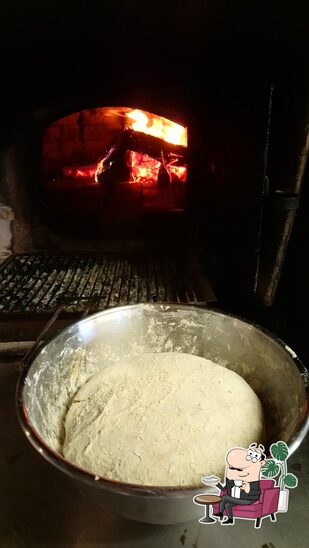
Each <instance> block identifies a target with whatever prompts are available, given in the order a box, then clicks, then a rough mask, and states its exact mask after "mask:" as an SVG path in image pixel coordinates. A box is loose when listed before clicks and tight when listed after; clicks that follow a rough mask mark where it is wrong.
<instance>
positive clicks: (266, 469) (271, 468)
mask: <svg viewBox="0 0 309 548" xmlns="http://www.w3.org/2000/svg"><path fill="white" fill-rule="evenodd" d="M279 472H280V464H277V463H276V462H275V461H274V460H273V459H267V461H266V462H265V465H264V466H263V468H262V476H264V478H274V477H276V476H277V475H278V474H279Z"/></svg>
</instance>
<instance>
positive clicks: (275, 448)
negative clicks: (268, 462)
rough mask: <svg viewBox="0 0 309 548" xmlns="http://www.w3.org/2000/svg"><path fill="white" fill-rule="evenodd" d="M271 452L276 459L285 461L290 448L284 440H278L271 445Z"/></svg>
mask: <svg viewBox="0 0 309 548" xmlns="http://www.w3.org/2000/svg"><path fill="white" fill-rule="evenodd" d="M270 454H271V456H272V457H273V458H274V459H276V460H279V461H280V462H283V461H284V460H286V459H287V458H288V456H289V448H288V446H287V444H286V443H285V442H284V441H278V442H277V443H273V444H272V445H271V446H270Z"/></svg>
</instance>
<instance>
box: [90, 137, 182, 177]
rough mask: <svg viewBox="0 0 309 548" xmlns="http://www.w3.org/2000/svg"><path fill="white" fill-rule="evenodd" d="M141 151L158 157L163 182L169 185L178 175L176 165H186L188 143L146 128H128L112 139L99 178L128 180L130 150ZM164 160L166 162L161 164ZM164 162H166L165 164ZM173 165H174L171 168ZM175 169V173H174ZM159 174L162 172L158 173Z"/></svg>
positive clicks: (99, 169)
mask: <svg viewBox="0 0 309 548" xmlns="http://www.w3.org/2000/svg"><path fill="white" fill-rule="evenodd" d="M128 151H130V152H131V153H132V152H137V153H138V154H141V155H145V156H147V157H149V158H150V159H151V158H152V159H153V160H157V162H158V167H157V169H160V166H161V171H160V179H159V182H160V184H161V183H162V186H166V185H167V184H168V183H169V181H168V180H167V179H168V178H169V180H171V179H172V178H173V176H174V178H177V176H176V175H175V169H177V168H179V167H180V169H183V170H185V169H186V147H184V146H181V145H175V144H172V143H168V142H167V141H165V140H163V139H160V138H157V137H153V136H152V135H147V134H145V133H142V132H138V131H134V130H131V129H126V130H125V131H123V132H122V133H121V134H120V135H119V136H118V137H117V139H116V140H115V141H114V142H113V143H112V145H111V147H110V148H109V150H108V151H107V153H106V155H105V156H104V158H103V159H102V160H101V161H100V162H99V164H98V168H97V171H96V181H97V182H104V183H110V184H112V183H113V182H117V181H118V182H119V181H126V180H129V178H130V173H129V168H128V161H127V153H128ZM161 164H162V165H161ZM163 164H164V166H163ZM169 166H170V169H168V168H169ZM173 171H174V173H173ZM157 177H159V173H158V175H157Z"/></svg>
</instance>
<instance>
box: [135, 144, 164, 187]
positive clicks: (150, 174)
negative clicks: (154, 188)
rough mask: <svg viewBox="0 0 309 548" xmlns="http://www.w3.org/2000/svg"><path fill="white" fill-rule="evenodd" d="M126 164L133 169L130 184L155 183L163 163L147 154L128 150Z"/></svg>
mask: <svg viewBox="0 0 309 548" xmlns="http://www.w3.org/2000/svg"><path fill="white" fill-rule="evenodd" d="M126 163H127V165H128V166H129V167H130V168H131V176H130V181H129V182H130V183H155V182H156V181H157V179H158V173H159V168H160V165H161V162H159V161H158V160H154V158H151V157H150V156H147V155H146V154H141V153H140V152H134V151H133V150H128V151H127V154H126Z"/></svg>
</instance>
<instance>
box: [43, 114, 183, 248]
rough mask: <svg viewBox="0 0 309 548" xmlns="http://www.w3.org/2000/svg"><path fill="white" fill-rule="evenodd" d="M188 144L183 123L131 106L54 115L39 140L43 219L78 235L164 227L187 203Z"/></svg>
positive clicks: (180, 214) (145, 231)
mask: <svg viewBox="0 0 309 548" xmlns="http://www.w3.org/2000/svg"><path fill="white" fill-rule="evenodd" d="M187 147H188V134H187V128H186V127H185V126H183V125H181V124H179V123H178V122H176V121H174V120H170V119H167V118H165V117H163V116H160V115H158V114H154V113H150V112H146V111H143V110H140V109H137V108H128V107H103V108H96V109H92V110H84V111H81V112H77V113H75V114H72V115H70V116H66V117H64V118H61V119H59V120H57V121H55V122H53V123H52V124H51V125H49V126H48V127H47V128H46V130H45V132H44V134H43V139H42V152H43V157H42V191H43V207H44V209H45V212H46V215H45V218H46V219H47V222H48V224H49V225H50V227H51V228H52V230H54V231H56V232H57V233H58V234H59V233H60V232H65V233H66V234H70V235H71V236H72V235H73V234H75V235H76V236H78V238H79V239H80V238H86V237H88V238H89V236H90V235H91V237H92V238H98V239H100V238H105V237H107V236H108V237H109V238H111V237H113V235H116V234H117V235H119V234H122V236H124V235H127V234H130V235H131V236H132V234H135V235H139V237H140V236H142V235H144V236H146V235H147V234H149V233H150V232H156V231H158V230H159V232H161V231H162V230H169V228H168V226H166V223H171V218H173V221H172V222H173V223H174V222H175V221H174V219H175V218H178V219H181V218H182V217H183V215H184V211H185V207H186V190H187V150H188V149H187ZM176 223H177V221H176Z"/></svg>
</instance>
